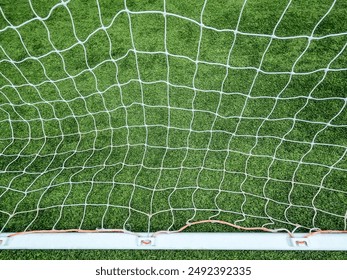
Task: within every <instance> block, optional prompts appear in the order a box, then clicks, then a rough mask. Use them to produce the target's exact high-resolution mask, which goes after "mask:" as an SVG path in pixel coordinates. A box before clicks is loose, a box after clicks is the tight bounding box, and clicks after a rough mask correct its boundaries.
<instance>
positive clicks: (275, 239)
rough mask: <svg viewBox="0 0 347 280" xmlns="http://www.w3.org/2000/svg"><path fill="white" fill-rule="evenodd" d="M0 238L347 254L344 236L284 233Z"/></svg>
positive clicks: (78, 245)
mask: <svg viewBox="0 0 347 280" xmlns="http://www.w3.org/2000/svg"><path fill="white" fill-rule="evenodd" d="M8 235H9V233H7V234H6V233H2V234H0V250H1V249H136V250H141V249H145V250H153V249H165V250H177V249H185V250H187V249H194V250H347V234H317V235H314V236H311V237H309V238H304V234H295V236H294V238H290V237H289V235H288V234H286V233H172V234H160V235H158V236H156V237H148V236H150V235H148V234H140V235H141V237H139V236H136V235H132V234H124V233H33V234H24V235H17V236H13V237H8Z"/></svg>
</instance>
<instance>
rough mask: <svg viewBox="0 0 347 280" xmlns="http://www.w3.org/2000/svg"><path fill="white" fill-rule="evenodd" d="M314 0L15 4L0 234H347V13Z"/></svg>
mask: <svg viewBox="0 0 347 280" xmlns="http://www.w3.org/2000/svg"><path fill="white" fill-rule="evenodd" d="M306 2H307V3H306ZM306 2H304V1H293V0H289V1H288V0H286V1H285V0H283V1H267V0H264V1H256V0H248V1H247V0H245V1H231V0H230V1H222V0H200V1H173V0H172V1H169V0H163V1H149V0H148V1H130V0H128V1H124V2H123V1H107V0H96V1H82V0H71V1H66V0H64V1H57V0H51V1H44V3H42V1H41V2H40V1H34V0H28V1H19V3H14V2H13V1H1V4H0V232H20V231H34V230H59V229H63V230H64V229H85V230H94V229H123V230H126V231H132V232H142V231H144V232H147V231H148V232H155V231H159V230H164V231H174V230H178V229H179V228H181V227H182V226H185V225H187V224H188V225H189V223H194V222H197V221H202V220H216V221H217V220H218V221H224V222H227V223H232V224H234V225H237V226H240V227H248V228H256V227H263V228H268V229H271V230H274V231H279V230H282V229H286V230H288V231H294V230H303V231H310V230H317V229H322V230H327V229H328V230H346V220H347V212H346V211H347V161H346V159H347V156H346V153H347V137H346V135H347V110H346V104H347V63H346V61H347V50H346V43H347V24H346V22H347V20H346V13H345V12H344V11H346V9H347V6H346V3H345V2H344V1H342V0H341V1H338V0H335V1H332V0H329V1H328V0H326V1H306ZM191 228H192V230H198V231H201V230H203V231H205V230H207V231H224V230H230V227H223V226H222V225H216V224H202V225H200V226H196V227H191ZM193 228H194V229H193Z"/></svg>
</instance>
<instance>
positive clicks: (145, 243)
mask: <svg viewBox="0 0 347 280" xmlns="http://www.w3.org/2000/svg"><path fill="white" fill-rule="evenodd" d="M154 245H155V238H154V237H139V238H138V239H137V246H141V247H150V246H154Z"/></svg>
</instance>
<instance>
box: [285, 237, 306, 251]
mask: <svg viewBox="0 0 347 280" xmlns="http://www.w3.org/2000/svg"><path fill="white" fill-rule="evenodd" d="M290 244H291V245H292V246H293V247H299V248H306V247H310V241H309V239H308V238H306V237H302V238H297V237H292V238H290Z"/></svg>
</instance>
